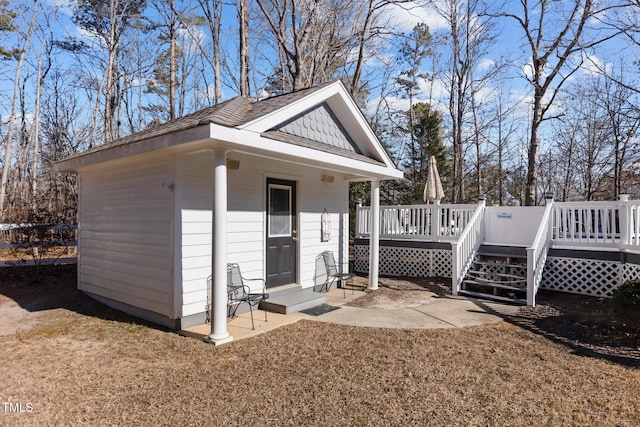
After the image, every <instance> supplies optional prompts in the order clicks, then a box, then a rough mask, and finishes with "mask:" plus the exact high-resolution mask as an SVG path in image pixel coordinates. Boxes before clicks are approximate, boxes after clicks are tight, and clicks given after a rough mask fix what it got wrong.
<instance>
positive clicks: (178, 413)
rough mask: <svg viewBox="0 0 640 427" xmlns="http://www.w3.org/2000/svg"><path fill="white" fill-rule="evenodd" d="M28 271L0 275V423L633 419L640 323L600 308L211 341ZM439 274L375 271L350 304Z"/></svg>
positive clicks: (284, 331) (70, 272) (555, 308)
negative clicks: (456, 325) (430, 326)
mask: <svg viewBox="0 0 640 427" xmlns="http://www.w3.org/2000/svg"><path fill="white" fill-rule="evenodd" d="M24 268H25V267H23V269H24ZM10 270H13V271H10ZM24 271H25V270H22V272H19V271H18V269H4V270H2V271H0V318H1V319H3V320H4V319H5V317H4V315H5V313H7V312H8V311H12V310H13V311H17V310H18V309H20V310H22V312H21V313H22V314H19V315H18V316H23V317H22V318H17V319H14V320H13V321H12V322H18V323H19V325H14V326H13V327H11V328H5V329H3V332H2V333H0V373H1V375H0V402H2V403H3V404H2V406H0V425H12V426H13V425H141V424H144V425H171V426H173V425H243V426H244V425H274V426H287V425H292V426H293V425H295V426H297V425H322V426H327V425H331V426H333V425H335V426H338V425H340V426H343V425H392V426H395V425H398V426H399V425H402V426H405V425H434V426H443V425H447V426H487V425H491V426H494V425H505V426H506V425H509V426H531V425H576V426H578V425H579V426H584V425H620V426H625V425H628V426H633V425H640V401H638V399H637V391H638V390H639V389H640V369H638V366H640V365H639V364H638V363H637V362H638V360H640V358H638V354H637V352H638V350H639V349H638V347H639V346H640V341H638V332H637V331H638V330H637V329H634V328H635V326H634V325H632V324H631V323H628V322H626V323H625V322H623V320H621V319H619V318H618V317H612V316H609V317H607V315H602V313H609V314H610V307H608V305H607V302H606V301H598V300H595V299H586V300H585V299H584V297H578V298H574V297H573V296H571V298H568V297H567V298H558V297H557V298H555V299H553V298H552V295H549V296H547V295H546V294H545V295H542V296H541V299H540V301H541V304H539V306H538V307H536V308H533V309H530V308H523V309H522V310H520V312H519V314H518V315H517V316H513V317H512V318H507V319H505V320H506V321H505V322H501V323H498V324H492V325H484V326H478V327H472V328H461V329H447V330H402V329H397V330H391V329H372V328H358V327H347V326H340V325H332V324H325V323H320V322H312V321H300V322H298V323H295V324H292V325H288V326H284V327H282V328H279V329H277V330H275V331H272V332H269V333H265V334H262V335H259V336H257V337H254V338H248V339H245V340H240V341H236V342H232V343H230V344H227V345H224V346H221V347H215V346H212V345H208V344H205V343H203V342H201V341H198V340H195V339H190V338H185V337H181V336H179V335H177V334H175V333H172V332H169V331H165V330H162V329H160V328H157V327H155V326H153V325H148V324H145V323H143V322H140V321H137V320H136V319H134V318H131V317H128V316H125V315H123V314H121V313H119V312H117V311H114V310H111V309H109V308H107V307H104V306H102V305H101V304H99V303H97V302H95V301H93V300H91V299H89V298H88V297H86V296H84V295H83V294H81V293H79V292H77V291H76V290H75V289H74V282H75V267H74V266H70V267H63V268H60V267H56V268H47V269H43V270H41V271H40V274H39V277H38V279H37V280H36V281H32V280H31V279H30V278H29V274H26V273H24ZM437 282H442V281H441V280H439V279H433V280H430V281H420V280H413V279H406V280H402V279H388V278H384V279H383V286H381V289H380V290H379V291H377V292H379V293H378V294H377V295H369V294H368V295H366V296H364V297H362V299H361V300H360V301H359V302H357V304H362V305H363V306H366V304H368V303H372V302H375V298H381V297H382V296H384V295H383V294H386V293H391V295H392V296H393V295H396V301H397V300H398V299H400V300H401V299H403V298H406V297H405V296H404V295H408V293H409V292H414V297H415V295H416V293H419V292H421V289H424V288H425V286H436V287H441V288H442V289H443V292H446V290H445V289H446V286H445V285H446V283H437ZM554 295H557V294H554ZM385 297H387V296H385ZM392 298H393V297H392ZM546 298H548V299H549V300H550V301H549V302H547V300H546ZM367 299H369V302H368V303H367ZM409 299H411V298H409ZM560 300H564V301H561V302H558V301H560ZM563 304H564V305H563ZM578 305H580V306H581V307H580V308H579V307H577V306H578ZM16 306H17V307H18V308H16ZM3 323H8V322H6V321H5V322H3ZM16 326H17V327H16ZM594 327H597V328H598V329H597V330H598V331H603V332H602V333H600V332H598V333H596V334H594V333H591V334H589V333H587V332H586V331H588V330H589V328H591V330H593V328H594ZM585 328H586V329H585ZM604 331H608V332H606V333H605V332H604ZM612 331H613V332H612ZM605 349H606V351H605ZM4 403H7V404H4Z"/></svg>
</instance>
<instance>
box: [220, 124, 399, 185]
mask: <svg viewBox="0 0 640 427" xmlns="http://www.w3.org/2000/svg"><path fill="white" fill-rule="evenodd" d="M210 126H211V138H212V139H214V140H216V141H219V143H220V144H221V146H224V148H226V149H229V150H230V151H237V152H242V153H247V154H250V155H257V156H262V157H266V158H271V159H276V160H283V161H288V162H292V163H296V164H299V165H308V166H313V167H317V168H322V169H324V170H327V171H335V172H337V173H343V174H346V175H353V176H363V177H368V178H376V179H382V180H393V179H400V178H402V177H403V172H402V171H401V170H398V169H396V168H393V167H389V166H384V165H380V164H373V163H368V162H363V161H360V160H356V159H351V158H347V157H343V156H340V155H337V154H332V153H325V152H323V151H320V150H315V149H313V148H308V147H302V146H299V145H295V144H289V143H286V142H281V141H277V140H274V139H270V138H265V137H263V136H262V135H260V134H259V133H256V132H251V131H248V130H243V129H237V128H228V127H225V126H220V125H216V124H214V123H212V124H211V125H210Z"/></svg>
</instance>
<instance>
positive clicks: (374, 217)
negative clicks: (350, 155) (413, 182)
mask: <svg viewBox="0 0 640 427" xmlns="http://www.w3.org/2000/svg"><path fill="white" fill-rule="evenodd" d="M370 227H371V233H370V234H369V287H368V289H371V290H376V289H378V269H379V263H380V260H379V256H380V255H379V251H380V180H378V179H372V180H371V223H370Z"/></svg>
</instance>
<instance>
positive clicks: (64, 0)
mask: <svg viewBox="0 0 640 427" xmlns="http://www.w3.org/2000/svg"><path fill="white" fill-rule="evenodd" d="M44 3H45V4H48V5H49V6H51V7H52V8H54V9H57V10H58V12H60V13H63V14H64V15H67V16H72V15H73V10H74V8H75V5H76V2H74V1H71V0H45V1H44Z"/></svg>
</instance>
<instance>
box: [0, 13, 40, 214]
mask: <svg viewBox="0 0 640 427" xmlns="http://www.w3.org/2000/svg"><path fill="white" fill-rule="evenodd" d="M37 16H38V4H37V3H34V7H33V10H32V14H31V21H30V23H29V27H28V29H27V31H26V32H25V33H24V34H23V35H22V41H23V44H22V49H21V50H20V52H19V54H18V63H17V65H16V72H15V77H14V79H13V102H12V105H11V115H10V116H9V127H8V130H7V137H6V143H5V148H4V163H3V164H2V181H1V182H0V221H2V220H3V218H4V204H5V199H6V195H7V184H8V181H9V170H10V169H11V148H12V145H13V128H14V121H15V118H16V112H17V107H18V97H19V94H20V74H21V73H22V66H23V64H24V59H25V56H26V54H27V48H28V46H29V43H30V42H31V36H32V34H33V30H34V28H35V24H36V17H37Z"/></svg>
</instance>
